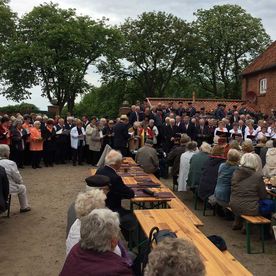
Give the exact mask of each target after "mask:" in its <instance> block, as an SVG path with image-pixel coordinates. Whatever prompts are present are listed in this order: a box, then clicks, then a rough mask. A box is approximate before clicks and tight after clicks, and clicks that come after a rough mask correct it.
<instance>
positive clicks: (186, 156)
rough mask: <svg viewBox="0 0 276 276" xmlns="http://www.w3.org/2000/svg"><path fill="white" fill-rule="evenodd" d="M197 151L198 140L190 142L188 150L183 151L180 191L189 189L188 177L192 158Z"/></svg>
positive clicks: (180, 168)
mask: <svg viewBox="0 0 276 276" xmlns="http://www.w3.org/2000/svg"><path fill="white" fill-rule="evenodd" d="M196 151H197V142H194V141H192V142H189V143H188V144H187V146H186V151H185V152H184V153H182V155H181V158H180V166H179V177H178V191H187V178H188V174H189V170H190V160H191V158H192V156H193V155H194V154H195V153H196Z"/></svg>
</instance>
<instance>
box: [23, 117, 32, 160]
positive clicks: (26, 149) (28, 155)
mask: <svg viewBox="0 0 276 276" xmlns="http://www.w3.org/2000/svg"><path fill="white" fill-rule="evenodd" d="M33 116H34V115H33ZM33 122H34V121H32V118H31V116H30V115H28V114H26V115H24V123H23V125H22V128H23V129H24V130H25V132H26V139H25V147H24V154H23V156H24V164H25V165H30V164H31V152H30V133H31V128H32V127H33V125H32V124H33Z"/></svg>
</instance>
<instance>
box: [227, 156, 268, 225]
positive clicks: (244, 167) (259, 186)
mask: <svg viewBox="0 0 276 276" xmlns="http://www.w3.org/2000/svg"><path fill="white" fill-rule="evenodd" d="M240 164H241V166H240V167H239V168H238V169H236V170H235V172H234V174H233V177H232V187H231V196H230V207H231V209H232V211H233V213H234V214H235V222H234V225H233V230H239V229H241V228H242V221H241V219H240V216H241V215H249V216H258V215H260V212H259V201H260V200H261V199H265V198H266V196H267V193H266V189H265V184H264V180H263V176H262V174H261V173H260V172H258V171H257V169H258V166H259V162H258V159H257V157H256V155H255V154H253V153H245V154H244V155H243V156H242V157H241V161H240Z"/></svg>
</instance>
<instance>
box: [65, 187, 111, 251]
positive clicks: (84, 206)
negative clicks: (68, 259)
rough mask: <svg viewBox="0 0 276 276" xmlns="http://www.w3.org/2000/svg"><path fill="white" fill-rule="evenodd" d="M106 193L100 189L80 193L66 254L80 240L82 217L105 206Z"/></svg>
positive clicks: (67, 240) (76, 202) (67, 241)
mask: <svg viewBox="0 0 276 276" xmlns="http://www.w3.org/2000/svg"><path fill="white" fill-rule="evenodd" d="M105 200H106V195H105V194H104V192H103V191H102V190H100V189H94V190H89V191H86V192H85V193H79V194H78V196H77V199H76V201H75V211H76V216H77V219H76V220H75V222H74V223H73V225H72V226H71V228H70V231H69V234H68V237H67V239H66V255H68V253H69V252H70V250H71V248H72V247H73V246H74V245H75V244H76V243H78V242H79V240H80V227H81V221H80V219H81V218H82V217H84V216H87V215H88V214H89V213H90V212H91V211H93V210H94V209H102V208H105Z"/></svg>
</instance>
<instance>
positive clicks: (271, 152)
mask: <svg viewBox="0 0 276 276" xmlns="http://www.w3.org/2000/svg"><path fill="white" fill-rule="evenodd" d="M263 174H264V175H265V176H268V177H272V176H274V175H276V140H273V148H270V149H268V151H267V153H266V164H265V166H264V168H263Z"/></svg>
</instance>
